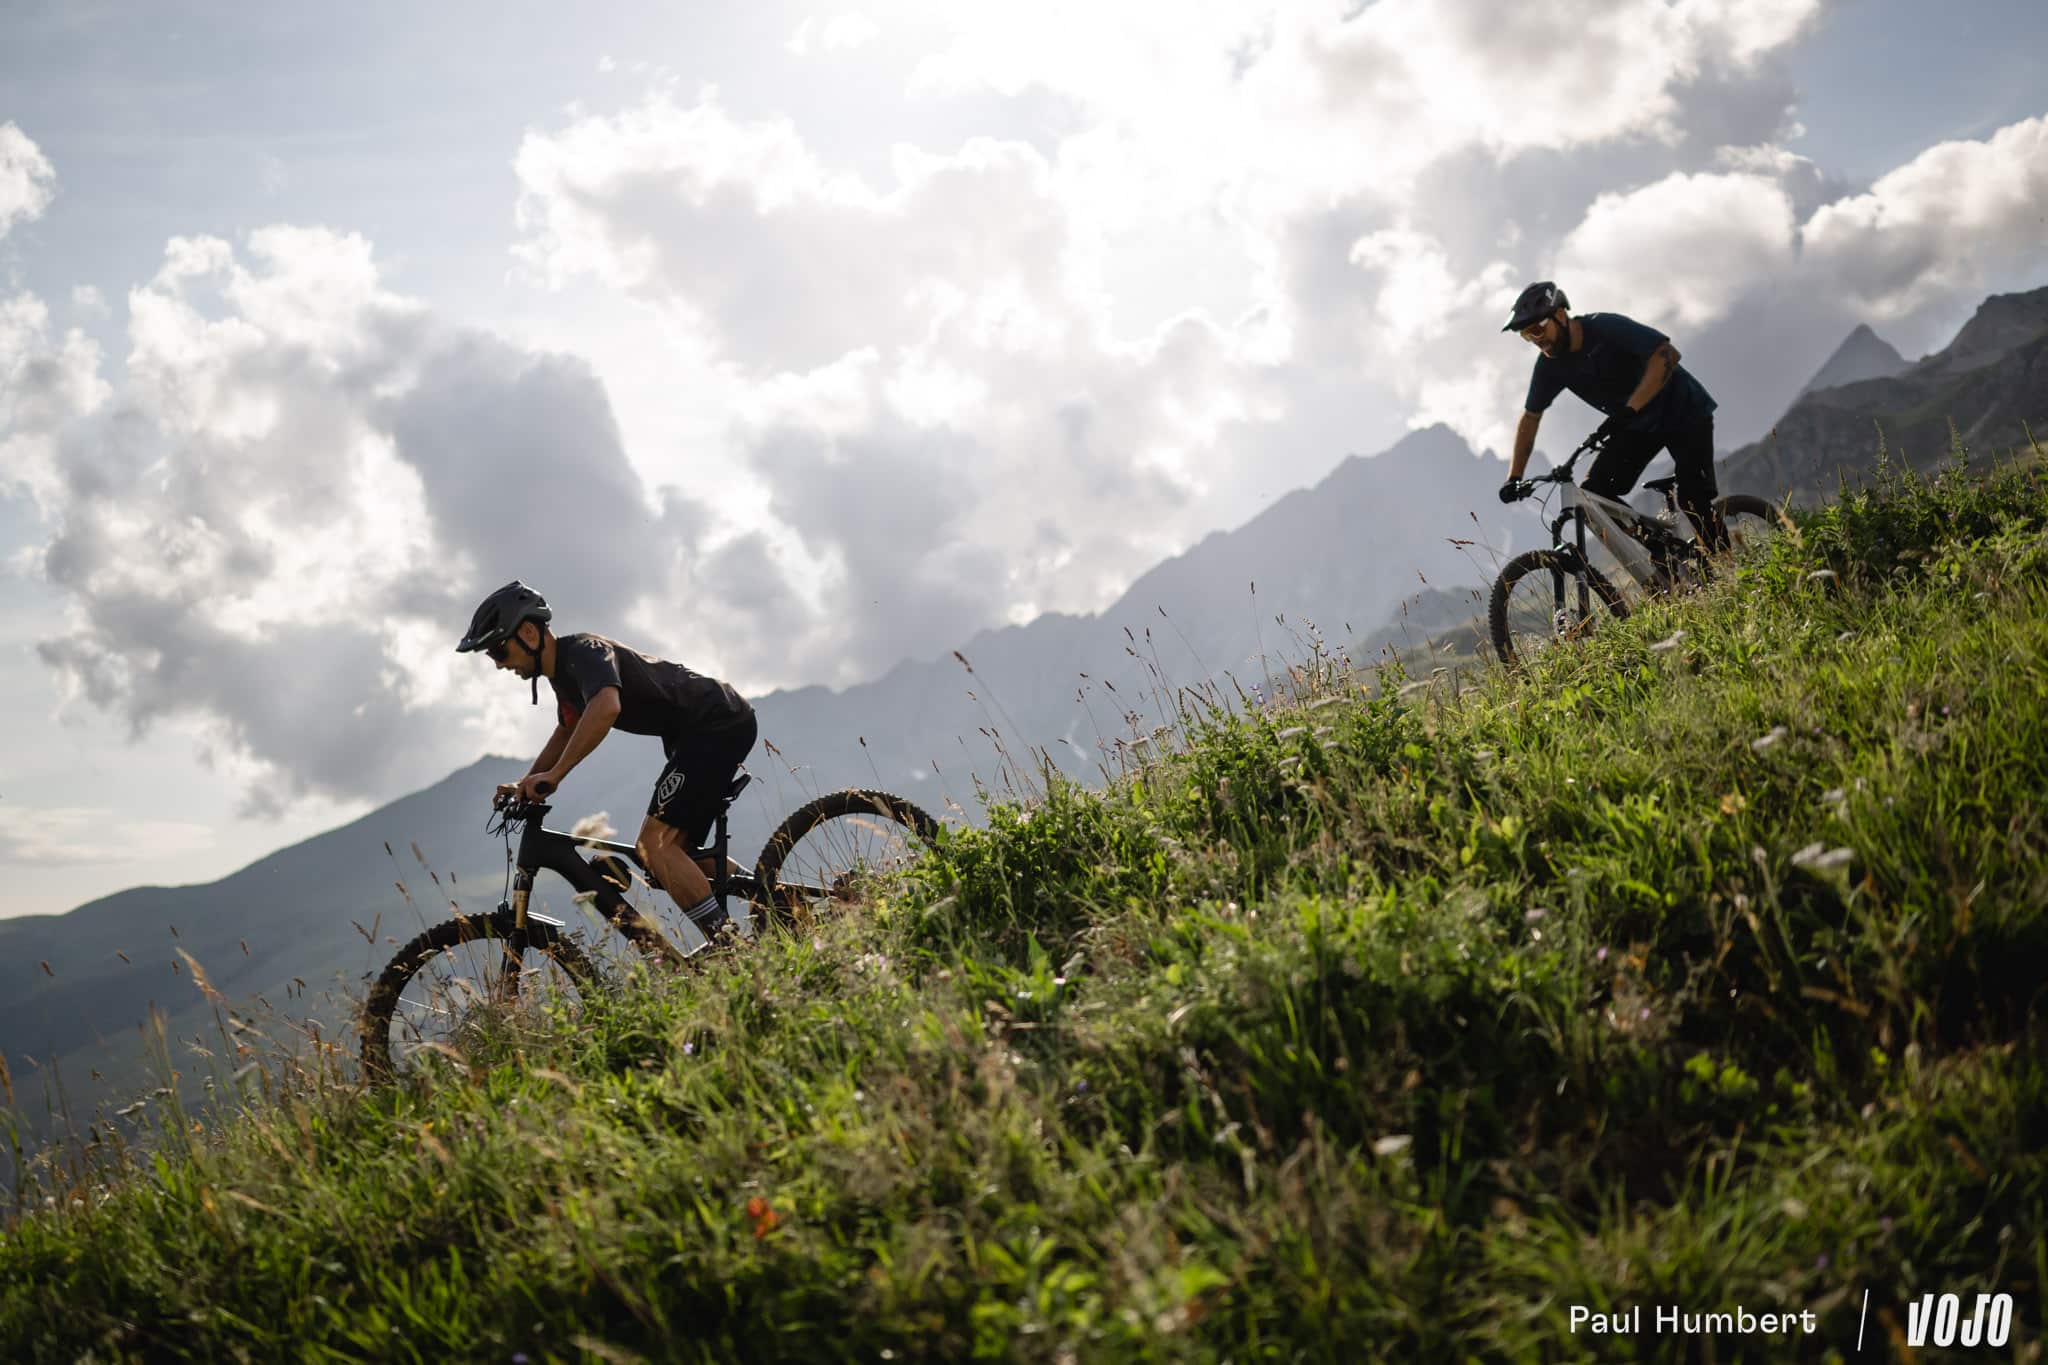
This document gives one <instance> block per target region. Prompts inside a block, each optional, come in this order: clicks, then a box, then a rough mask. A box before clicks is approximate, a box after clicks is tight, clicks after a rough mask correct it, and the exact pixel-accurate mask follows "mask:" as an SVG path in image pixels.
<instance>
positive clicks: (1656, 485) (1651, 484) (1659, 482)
mask: <svg viewBox="0 0 2048 1365" xmlns="http://www.w3.org/2000/svg"><path fill="white" fill-rule="evenodd" d="M1677 486H1678V476H1677V475H1676V474H1666V475H1665V476H1664V477H1663V478H1661V479H1649V480H1646V481H1645V482H1644V484H1643V487H1644V488H1647V489H1649V490H1650V491H1651V492H1652V493H1668V492H1670V491H1671V490H1672V489H1673V488H1676V487H1677Z"/></svg>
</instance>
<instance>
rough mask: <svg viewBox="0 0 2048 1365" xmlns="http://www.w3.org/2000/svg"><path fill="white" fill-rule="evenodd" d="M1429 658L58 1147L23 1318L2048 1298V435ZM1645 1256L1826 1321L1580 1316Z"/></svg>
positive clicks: (1324, 1309) (690, 1340) (1216, 1324)
mask: <svg viewBox="0 0 2048 1365" xmlns="http://www.w3.org/2000/svg"><path fill="white" fill-rule="evenodd" d="M1384 681H1385V682H1386V684H1387V685H1383V686H1374V687H1370V688H1368V687H1365V686H1362V685H1361V680H1360V679H1358V678H1355V677H1352V676H1349V675H1348V674H1346V673H1345V672H1343V671H1342V670H1341V669H1339V668H1333V667H1331V666H1330V664H1329V661H1328V660H1327V659H1324V658H1321V657H1318V658H1317V659H1315V660H1313V661H1312V666H1310V667H1308V668H1305V669H1302V670H1299V671H1298V672H1297V676H1296V678H1295V686H1294V687H1293V688H1291V689H1290V699H1289V701H1288V702H1287V703H1285V704H1284V705H1280V706H1263V705H1235V704H1233V705H1229V706H1225V705H1223V704H1222V701H1223V699H1221V698H1211V699H1209V704H1190V705H1188V706H1187V707H1185V708H1184V709H1183V710H1182V712H1181V725H1180V728H1179V730H1178V732H1177V733H1175V734H1173V735H1170V736H1163V737H1161V738H1160V739H1159V740H1157V741H1155V742H1154V744H1152V745H1147V746H1140V747H1138V748H1136V749H1133V750H1130V751H1128V753H1129V757H1128V759H1127V764H1126V771H1125V772H1124V773H1123V774H1122V776H1121V777H1120V778H1119V779H1118V780H1117V781H1115V782H1114V783H1112V784H1111V785H1110V787H1109V788H1108V789H1107V790H1106V791H1102V792H1091V791H1087V790H1083V789H1082V788H1080V787H1078V786H1075V785H1073V784H1070V783H1066V782H1064V781H1061V780H1059V779H1058V778H1057V777H1054V778H1052V779H1051V780H1050V781H1049V782H1048V783H1047V784H1046V786H1045V790H1044V791H1043V792H1042V793H1041V794H1040V796H1039V797H1038V798H1036V799H1034V800H1033V801H1031V802H1030V803H1029V804H1018V805H1006V806H1000V807H998V808H997V809H995V810H994V811H993V812H992V815H991V819H990V821H989V824H988V827H987V828H986V829H981V830H965V831H958V832H954V833H951V834H950V835H948V836H947V838H946V840H945V842H944V845H943V847H942V848H940V849H939V850H938V851H937V852H936V853H935V854H933V855H932V856H930V857H928V858H927V859H926V860H925V861H924V862H923V864H922V865H921V866H920V868H919V869H918V871H917V872H916V874H915V875H914V876H913V878H912V879H911V880H910V882H909V883H908V884H906V885H903V886H899V887H895V888H892V889H891V890H890V891H889V892H888V893H887V894H886V895H884V896H883V897H881V898H880V899H878V900H877V901H876V902H875V903H874V904H873V905H871V906H870V907H869V908H868V911H867V913H865V914H864V915H862V916H859V917H850V918H845V919H841V920H837V921H834V922H830V923H822V924H819V925H818V926H816V927H815V928H814V929H813V930H812V931H810V932H808V933H805V934H803V935H799V936H794V937H778V938H774V939H770V940H767V941H764V942H761V943H758V944H755V945H753V946H751V947H750V948H749V949H748V950H747V951H745V952H743V953H738V954H735V955H732V956H731V957H728V958H724V959H720V960H716V961H713V962H711V963H709V964H708V965H706V966H704V967H702V968H701V969H699V970H696V971H693V972H690V973H688V974H685V975H680V976H674V977H667V976H658V975H655V976H646V975H643V976H641V977H639V978H637V979H635V980H634V981H632V982H630V983H628V984H627V986H626V988H624V989H622V990H620V991H619V992H618V993H617V994H616V995H614V996H611V997H608V998H606V999H605V1000H604V1001H602V1002H601V1003H600V1004H599V1005H598V1006H597V1007H595V1008H593V1009H591V1010H589V1011H588V1012H586V1013H585V1014H583V1015H582V1016H580V1017H579V1018H576V1019H574V1020H573V1021H568V1020H565V1021H563V1022H562V1024H561V1026H560V1027H556V1028H552V1029H544V1030H538V1031H531V1032H521V1031H518V1030H507V1031H504V1032H502V1033H500V1034H496V1035H494V1036H493V1038H492V1040H491V1041H490V1042H489V1044H488V1046H485V1047H483V1048H481V1049H479V1050H478V1051H476V1052H474V1053H472V1055H470V1056H469V1057H467V1058H466V1059H465V1060H464V1061H462V1062H460V1063H458V1062H456V1061H453V1060H449V1061H448V1062H446V1063H445V1064H443V1065H441V1066H439V1067H438V1068H437V1069H436V1071H435V1073H434V1074H433V1075H431V1076H430V1077H428V1078H426V1079H425V1080H423V1081H421V1082H419V1083H416V1084H414V1085H411V1086H408V1087H405V1088H402V1089H400V1090H397V1091H395V1092H385V1093H374V1094H371V1093H364V1092H363V1091H361V1090H360V1089H359V1088H358V1087H356V1086H355V1085H353V1084H352V1083H349V1082H348V1081H347V1080H346V1078H345V1077H342V1076H338V1075H336V1074H334V1073H333V1072H332V1071H331V1070H323V1071H321V1073H320V1074H319V1075H317V1076H307V1077H306V1079H305V1080H304V1081H303V1082H302V1083H301V1084H299V1085H297V1086H295V1087H290V1088H287V1089H286V1090H285V1091H284V1092H282V1093H280V1094H277V1095H274V1096H273V1097H272V1098H271V1099H270V1100H268V1101H266V1102H263V1103H260V1104H254V1105H251V1106H250V1107H248V1108H247V1109H246V1110H245V1111H243V1112H240V1113H238V1114H236V1115H234V1116H232V1117H231V1118H229V1119H228V1120H227V1121H225V1122H220V1123H217V1124H215V1125H213V1126H211V1127H209V1128H207V1129H206V1130H205V1131H203V1132H194V1131H193V1125H192V1123H191V1121H190V1119H189V1118H187V1117H185V1116H183V1115H182V1114H179V1115H169V1114H167V1115H166V1116H165V1117H164V1119H163V1122H162V1128H163V1132H162V1136H161V1139H160V1140H159V1142H158V1143H157V1144H156V1145H155V1147H154V1149H153V1150H152V1151H150V1152H148V1153H147V1154H145V1155H140V1156H131V1157H130V1158H128V1159H125V1160H120V1161H107V1162H101V1163H99V1164H98V1165H97V1166H94V1167H92V1168H90V1171H89V1174H88V1173H87V1168H84V1167H81V1168H78V1169H79V1170H80V1172H81V1174H80V1176H79V1178H77V1179H75V1180H73V1181H70V1182H68V1183H59V1184H54V1185H44V1186H41V1187H38V1188H36V1189H33V1190H30V1191H27V1192H26V1205H25V1207H24V1208H23V1209H22V1210H21V1211H20V1212H19V1213H18V1214H17V1215H16V1216H15V1217H13V1218H12V1219H11V1220H10V1221H9V1222H8V1223H7V1225H6V1228H5V1232H4V1235H0V1356H4V1357H5V1358H8V1359H36V1358H52V1359H72V1358H83V1357H90V1358H93V1359H99V1360H113V1359H131V1358H132V1359H164V1358H205V1359H236V1358H243V1359H251V1360H278V1359H306V1360H383V1359H401V1360H407V1359H410V1360H445V1359H454V1358H474V1359H489V1360H511V1359H517V1358H520V1357H521V1356H524V1357H525V1358H526V1359H529V1360H535V1361H538V1360H550V1359H565V1360H566V1359H603V1360H625V1359H636V1358H650V1359H692V1358H704V1359H731V1358H802V1359H841V1358H846V1359H856V1358H857V1359H863V1360H874V1359H891V1358H893V1359H909V1358H945V1359H959V1358H970V1357H980V1358H1015V1359H1031V1360H1038V1359H1043V1360H1049V1361H1052V1360H1127V1359H1142V1358H1167V1359H1182V1358H1218V1357H1229V1358H1233V1359H1245V1358H1266V1357H1276V1358H1288V1359H1295V1358H1308V1359H1343V1360H1355V1359H1388V1360H1415V1359H1463V1358H1481V1359H1527V1358H1546V1359H1574V1358H1581V1357H1585V1358H1591V1357H1593V1356H1596V1355H1600V1356H1611V1355H1617V1354H1619V1355H1624V1356H1634V1357H1639V1358H1704V1355H1703V1351H1705V1350H1709V1349H1710V1350H1711V1353H1712V1355H1713V1358H1715V1359H1727V1358H1731V1357H1733V1358H1741V1357H1744V1356H1753V1357H1756V1358H1780V1357H1788V1356H1795V1355H1796V1356H1801V1357H1808V1358H1811V1357H1816V1356H1818V1355H1820V1354H1821V1353H1822V1352H1823V1351H1824V1350H1827V1349H1833V1350H1835V1351H1837V1352H1841V1353H1847V1352H1848V1351H1849V1350H1850V1348H1851V1347H1852V1345H1853V1343H1854V1341H1855V1339H1856V1336H1857V1333H1858V1330H1859V1327H1862V1328H1865V1329H1867V1330H1868V1332H1869V1333H1870V1334H1871V1336H1872V1338H1873V1349H1880V1348H1881V1349H1889V1348H1890V1343H1891V1342H1893V1341H1894V1340H1897V1339H1898V1337H1897V1334H1898V1333H1899V1332H1900V1331H1902V1330H1903V1312H1904V1310H1903V1304H1904V1302H1905V1300H1906V1299H1907V1298H1908V1297H1909V1296H1913V1295H1917V1294H1918V1293H1920V1292H1923V1291H1928V1292H1965V1293H1973V1292H1979V1291H1982V1292H1994V1291H2002V1292H2008V1293H2011V1294H2013V1295H2014V1296H2015V1299H2016V1301H2017V1304H2018V1307H2019V1313H2018V1318H2019V1322H2020V1328H2019V1330H2018V1332H2017V1333H2016V1340H2017V1341H2021V1342H2026V1341H2032V1340H2034V1339H2036V1334H2037V1333H2038V1332H2039V1331H2040V1326H2041V1324H2040V1319H2039V1308H2040V1303H2041V1285H2042V1283H2043V1281H2044V1278H2048V1207H2044V1204H2048V1156H2044V1155H2043V1153H2044V1152H2048V1061H2044V1057H2048V1050H2044V1048H2043V1043H2044V1040H2048V1030H2044V1027H2043V972H2042V968H2043V965H2044V963H2048V908H2044V907H2048V823H2044V821H2048V815H2044V811H2048V474H2044V473H2043V472H2042V471H2041V470H2040V469H2039V468H2038V467H2036V468H2033V469H2013V470H2008V471H2006V472H2004V473H2002V474H1999V475H1997V476H1995V477H1993V478H1990V479H1988V480H1986V481H1983V482H1976V481H1972V480H1967V479H1964V478H1961V477H1959V476H1944V477H1942V478H1939V479H1936V480H1933V481H1931V482H1924V481H1921V480H1918V479H1914V478H1911V477H1906V478H1889V479H1887V480H1885V481H1884V482H1883V483H1882V484H1881V486H1880V487H1878V488H1876V489H1873V490H1870V491H1865V492H1858V493H1855V494H1852V495H1850V496H1847V497H1845V498H1844V500H1842V501H1841V502H1840V503H1838V504H1836V505H1834V506H1831V507H1829V508H1828V509H1826V510H1824V511H1821V512H1818V513H1816V514H1813V515H1811V516H1808V517H1805V518H1802V519H1800V520H1799V521H1798V522H1797V524H1796V526H1794V527H1793V528H1792V529H1790V530H1788V531H1787V532H1786V533H1785V534H1784V535H1782V536H1781V537H1779V538H1778V540H1777V541H1776V542H1775V543H1774V544H1773V545H1771V546H1770V547H1769V549H1768V551H1767V552H1766V553H1765V554H1763V555H1762V556H1761V557H1758V558H1756V559H1753V560H1750V561H1747V562H1745V563H1743V564H1742V565H1741V566H1740V567H1739V569H1738V571H1736V572H1735V573H1733V574H1730V575H1726V576H1724V577H1723V578H1722V579H1720V580H1719V581H1717V582H1716V583H1715V584H1714V585H1713V586H1711V587H1710V588H1707V589H1705V590H1702V591H1699V592H1696V593H1692V594H1689V595H1686V596H1683V597H1680V598H1676V599H1673V600H1669V601H1660V602H1655V603H1651V604H1648V605H1646V606H1645V607H1643V608H1642V609H1640V610H1639V611H1638V612H1637V613H1636V614H1635V615H1634V616H1633V617H1632V618H1631V619H1630V620H1629V621H1627V622H1625V623H1621V624H1619V625H1616V626H1614V627H1612V628H1605V629H1603V630H1602V631H1601V632H1600V633H1599V634H1598V635H1596V636H1595V637H1593V638H1592V639H1590V640H1588V641H1586V642H1585V643H1584V644H1583V645H1582V646H1577V647H1573V648H1570V649H1565V650H1559V651H1556V652H1554V653H1552V654H1550V655H1548V656H1546V657H1545V658H1544V659H1542V660H1541V661H1539V662H1538V663H1537V664H1536V665H1534V666H1532V667H1530V668H1528V669H1525V670H1523V671H1522V672H1521V673H1519V674H1517V675H1513V676H1509V675H1503V674H1499V673H1494V674H1491V675H1488V676H1486V677H1484V678H1483V679H1482V680H1481V681H1479V682H1477V683H1476V684H1471V685H1466V686H1463V687H1462V688H1460V689H1459V690H1456V691H1454V690H1453V689H1454V687H1457V686H1458V685H1457V684H1455V683H1454V682H1452V681H1450V680H1449V679H1447V678H1434V679H1421V680H1417V681H1418V682H1419V683H1420V684H1421V685H1410V684H1409V683H1408V681H1407V680H1404V679H1401V678H1393V679H1389V680H1384ZM1866 1288H1868V1289H1871V1290H1872V1291H1873V1296H1872V1303H1871V1313H1870V1319H1869V1321H1868V1322H1867V1323H1865V1322H1863V1321H1862V1319H1861V1296H1862V1291H1863V1290H1864V1289H1866ZM1635 1303H1649V1304H1655V1303H1674V1304H1685V1305H1687V1306H1689V1307H1691V1308H1695V1309H1702V1310H1705V1309H1732V1308H1734V1307H1736V1306H1738V1305H1741V1306H1745V1307H1748V1308H1750V1309H1751V1310H1753V1311H1759V1312H1761V1311H1768V1310H1777V1309H1791V1310H1795V1311H1797V1310H1811V1311H1813V1312H1814V1313H1815V1314H1816V1316H1817V1319H1818V1321H1819V1324H1820V1331H1819V1334H1818V1336H1817V1337H1816V1338H1811V1339H1809V1338H1801V1339H1799V1340H1798V1341H1796V1342H1794V1341H1788V1340H1786V1339H1784V1338H1779V1339H1776V1340H1775V1341H1767V1340H1762V1339H1744V1338H1735V1337H1731V1338H1724V1339H1720V1340H1717V1341H1714V1342H1712V1343H1710V1345H1709V1347H1705V1348H1703V1347H1702V1345H1701V1343H1700V1342H1699V1341H1698V1340H1695V1339H1686V1338H1656V1337H1644V1338H1638V1339H1628V1338H1621V1339H1616V1338H1611V1337H1610V1338H1590V1337H1588V1336H1585V1335H1583V1334H1581V1335H1574V1334H1572V1333H1571V1332H1570V1331H1569V1330H1568V1312H1569V1308H1570V1307H1571V1306H1572V1305H1574V1304H1578V1305H1584V1306H1588V1307H1591V1308H1594V1309H1595V1310H1599V1311H1606V1310H1611V1309H1615V1308H1622V1307H1626V1306H1629V1305H1632V1304H1635Z"/></svg>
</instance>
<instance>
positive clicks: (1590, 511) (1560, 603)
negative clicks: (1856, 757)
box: [1487, 432, 1783, 667]
mask: <svg viewBox="0 0 2048 1365" xmlns="http://www.w3.org/2000/svg"><path fill="white" fill-rule="evenodd" d="M1603 444H1605V442H1604V441H1603V440H1602V439H1601V437H1600V434H1599V433H1598V432H1595V433H1593V434H1592V435H1591V436H1588V437H1587V438H1586V439H1585V440H1584V441H1581V442H1580V443H1579V448H1578V449H1577V450H1574V451H1573V452H1572V454H1571V458H1570V459H1568V460H1566V461H1565V462H1564V463H1563V464H1561V465H1559V466H1558V467H1557V468H1556V469H1553V470H1551V471H1550V472H1549V473H1548V474H1539V475H1537V476H1536V477H1535V478H1532V479H1523V480H1521V481H1520V492H1521V495H1522V496H1523V497H1528V496H1529V495H1530V494H1532V493H1534V492H1536V490H1537V485H1539V484H1552V485H1555V486H1557V487H1558V488H1559V489H1560V490H1561V492H1562V495H1563V496H1562V498H1561V499H1560V502H1559V511H1558V514H1557V515H1556V516H1555V517H1553V518H1551V521H1550V541H1551V544H1550V548H1549V549H1547V550H1529V551H1526V552H1525V553H1522V554H1519V555H1516V556H1515V557H1514V558H1513V559H1511V560H1509V561H1508V563H1507V567H1506V568H1504V569H1502V570H1501V571H1500V577H1499V578H1496V579H1495V580H1494V583H1493V598H1492V600H1491V601H1490V602H1489V603H1488V606H1487V625H1488V626H1489V627H1490V628H1491V630H1492V632H1493V647H1494V649H1495V650H1496V651H1497V652H1498V653H1499V654H1500V659H1501V662H1502V663H1504V664H1507V665H1509V666H1510V667H1512V666H1513V665H1514V664H1515V663H1517V662H1518V661H1519V660H1522V659H1526V658H1529V657H1531V656H1532V655H1534V654H1536V653H1539V652H1541V651H1542V650H1543V649H1545V648H1548V647H1549V646H1551V645H1554V644H1557V643H1559V642H1561V641H1564V640H1570V639H1575V638H1577V637H1578V636H1581V635H1584V634H1586V633H1587V632H1589V631H1591V630H1592V629H1593V626H1594V624H1595V622H1596V620H1597V618H1598V614H1599V613H1600V612H1602V611H1604V612H1606V613H1607V614H1608V615H1610V616H1612V617H1614V618H1615V619H1616V620H1620V619H1621V618H1622V617H1625V616H1627V615H1628V603H1627V601H1625V600H1624V599H1623V597H1622V595H1621V593H1620V592H1619V591H1618V590H1617V589H1616V588H1615V586H1614V585H1613V584H1612V583H1610V582H1608V581H1607V576H1606V575H1605V574H1603V573H1601V572H1600V570H1599V569H1597V568H1595V567H1594V565H1593V563H1592V561H1591V560H1590V559H1588V558H1587V555H1586V533H1587V531H1588V530H1590V531H1591V532H1592V533H1593V535H1594V537H1595V538H1596V539H1598V540H1599V542H1600V543H1601V544H1602V545H1604V546H1606V547H1607V549H1608V550H1609V551H1610V552H1611V553H1612V554H1613V555H1614V557H1615V559H1616V560H1617V561H1618V562H1619V563H1620V564H1621V567H1622V568H1623V570H1624V571H1626V572H1627V573H1628V575H1629V576H1630V577H1631V578H1633V579H1635V580H1636V582H1638V583H1640V584H1641V585H1642V586H1643V588H1644V589H1645V590H1646V591H1648V592H1652V593H1661V592H1668V591H1670V590H1671V589H1672V588H1674V587H1676V586H1677V585H1678V584H1680V583H1683V582H1688V581H1700V580H1703V579H1705V578H1706V577H1707V576H1708V575H1709V573H1710V572H1711V571H1712V561H1713V559H1714V555H1713V553H1712V552H1711V551H1709V550H1708V548H1707V546H1706V544H1705V543H1704V542H1703V541H1702V540H1700V538H1699V537H1698V535H1697V534H1696V533H1695V529H1694V527H1693V525H1692V523H1691V521H1690V519H1688V518H1687V517H1686V515H1685V512H1684V510H1683V509H1681V508H1680V507H1679V505H1678V492H1677V483H1678V477H1677V476H1676V475H1671V476H1669V477H1666V478H1662V479H1651V480H1649V481H1648V482H1646V483H1645V484H1644V485H1643V487H1644V488H1645V489H1648V490H1649V491H1651V492H1653V493H1661V494H1662V495H1663V497H1664V510H1663V511H1662V512H1660V513H1658V514H1657V515H1655V516H1645V515H1644V514H1642V513H1641V512H1638V511H1636V510H1635V509H1634V508H1633V507H1630V506H1629V505H1628V504H1627V503H1624V502H1618V501H1616V500H1615V499H1613V498H1608V497H1602V496H1601V495H1600V494H1598V493H1593V492H1588V491H1587V490H1586V489H1583V488H1580V487H1578V486H1577V485H1576V484H1575V483H1573V482H1572V467H1573V466H1574V465H1576V464H1577V463H1578V462H1579V457H1580V456H1581V455H1584V454H1585V453H1586V452H1588V451H1597V450H1599V449H1600V448H1601V446H1602V445H1603ZM1714 507H1715V509H1716V511H1718V512H1719V513H1720V516H1721V522H1722V524H1723V525H1724V526H1725V527H1726V528H1727V531H1728V543H1729V550H1730V551H1731V552H1744V551H1747V550H1748V549H1749V548H1750V547H1751V546H1754V545H1756V544H1758V543H1760V542H1761V541H1763V540H1766V539H1768V538H1769V537H1770V536H1771V535H1772V534H1773V533H1774V532H1775V531H1776V530H1777V529H1778V527H1779V526H1780V525H1781V524H1782V521H1783V519H1782V517H1781V516H1780V515H1779V513H1778V510H1777V509H1776V508H1775V507H1773V506H1771V504H1770V503H1769V502H1767V501H1766V500H1764V499H1763V498H1759V497H1755V496H1753V495H1751V494H1748V493H1730V494H1729V495H1728V496H1726V497H1723V498H1717V499H1716V500H1715V502H1714ZM1568 527H1569V528H1570V529H1569V530H1567V528H1568ZM1518 590H1519V591H1518Z"/></svg>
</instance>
